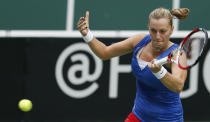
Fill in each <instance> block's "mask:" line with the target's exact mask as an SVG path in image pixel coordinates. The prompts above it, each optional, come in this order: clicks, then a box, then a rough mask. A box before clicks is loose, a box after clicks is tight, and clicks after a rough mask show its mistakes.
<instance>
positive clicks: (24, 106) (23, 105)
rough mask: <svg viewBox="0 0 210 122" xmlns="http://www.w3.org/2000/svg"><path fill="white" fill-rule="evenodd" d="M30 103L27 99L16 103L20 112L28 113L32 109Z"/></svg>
mask: <svg viewBox="0 0 210 122" xmlns="http://www.w3.org/2000/svg"><path fill="white" fill-rule="evenodd" d="M32 106H33V104H32V102H31V101H30V100H28V99H22V100H20V101H19V103H18V107H19V109H20V110H21V111H24V112H28V111H30V110H31V109H32Z"/></svg>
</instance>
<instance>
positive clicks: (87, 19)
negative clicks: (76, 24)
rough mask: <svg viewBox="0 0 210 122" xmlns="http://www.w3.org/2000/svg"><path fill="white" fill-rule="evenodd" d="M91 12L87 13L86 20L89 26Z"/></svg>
mask: <svg viewBox="0 0 210 122" xmlns="http://www.w3.org/2000/svg"><path fill="white" fill-rule="evenodd" d="M89 15H90V13H89V11H86V16H85V20H86V21H87V24H89Z"/></svg>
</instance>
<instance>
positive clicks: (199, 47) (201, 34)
mask: <svg viewBox="0 0 210 122" xmlns="http://www.w3.org/2000/svg"><path fill="white" fill-rule="evenodd" d="M207 42H208V33H207V31H206V30H205V29H203V28H197V29H194V30H193V31H192V32H191V33H189V34H188V35H187V36H186V37H185V38H184V40H183V41H182V43H181V44H180V47H179V53H178V56H177V57H178V66H179V67H180V68H181V69H189V68H191V67H193V66H194V65H196V64H197V63H198V62H199V60H200V59H201V58H202V56H203V54H204V53H203V52H205V50H206V45H207Z"/></svg>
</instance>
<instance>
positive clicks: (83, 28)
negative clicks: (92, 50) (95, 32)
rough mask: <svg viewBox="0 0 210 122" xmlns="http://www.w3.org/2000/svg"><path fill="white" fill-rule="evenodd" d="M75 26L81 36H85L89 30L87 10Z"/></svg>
mask: <svg viewBox="0 0 210 122" xmlns="http://www.w3.org/2000/svg"><path fill="white" fill-rule="evenodd" d="M77 28H78V30H79V31H80V33H81V34H82V35H83V36H86V35H87V33H88V30H89V11H86V16H85V17H80V19H79V21H78V23H77Z"/></svg>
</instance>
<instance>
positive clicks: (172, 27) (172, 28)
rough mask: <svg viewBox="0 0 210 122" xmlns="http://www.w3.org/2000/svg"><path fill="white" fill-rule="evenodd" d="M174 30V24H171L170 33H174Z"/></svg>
mask: <svg viewBox="0 0 210 122" xmlns="http://www.w3.org/2000/svg"><path fill="white" fill-rule="evenodd" d="M173 31H174V26H173V25H172V26H171V31H170V35H171V34H172V33H173Z"/></svg>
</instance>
